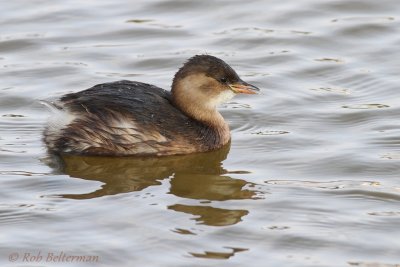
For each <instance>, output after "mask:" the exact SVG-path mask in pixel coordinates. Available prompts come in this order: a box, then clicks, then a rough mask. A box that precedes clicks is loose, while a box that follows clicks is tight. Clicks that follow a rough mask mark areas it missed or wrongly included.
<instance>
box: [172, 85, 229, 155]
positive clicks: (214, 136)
mask: <svg viewBox="0 0 400 267" xmlns="http://www.w3.org/2000/svg"><path fill="white" fill-rule="evenodd" d="M172 102H173V104H174V105H175V106H176V107H177V108H179V109H180V110H181V111H182V112H183V113H185V114H186V115H187V116H189V117H190V118H192V119H194V120H195V121H198V122H200V123H201V124H203V125H204V126H205V127H204V130H205V131H204V132H202V134H203V135H204V138H206V139H209V140H207V141H209V143H213V145H214V146H216V147H220V146H223V145H225V144H227V143H228V142H229V140H230V138H231V135H230V131H229V125H228V124H227V123H226V122H225V120H224V118H223V117H222V115H221V114H220V113H219V112H218V110H217V108H216V107H215V106H210V105H204V104H201V102H200V103H199V102H194V101H190V100H189V99H186V97H185V96H184V95H180V94H179V93H178V94H177V93H176V92H174V91H173V92H172Z"/></svg>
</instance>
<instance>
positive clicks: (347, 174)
mask: <svg viewBox="0 0 400 267" xmlns="http://www.w3.org/2000/svg"><path fill="white" fill-rule="evenodd" d="M0 6H1V8H0V14H1V16H0V81H1V83H0V184H1V187H0V230H1V231H0V262H1V266H129V267H131V266H229V267H230V266H235V267H236V266H237V267H239V266H260V267H261V266H295V267H300V266H316V267H322V266H362V267H397V266H399V264H400V238H399V237H400V228H399V224H400V120H399V117H400V116H399V115H400V90H399V85H400V76H399V73H400V49H399V47H400V3H399V2H398V1H395V0H382V1H373V0H362V1H361V0H348V1H345V0H326V1H317V0H300V1H277V0H269V1H266V0H254V1H247V2H246V1H180V0H150V1H122V0H114V1H105V0H100V1H74V0H67V1H49V0H34V1H27V0H20V1H4V0H3V1H0ZM204 53H207V54H211V55H215V56H217V57H220V58H222V59H223V60H225V61H226V62H227V63H229V64H230V65H231V66H232V67H233V68H234V69H235V70H236V71H237V72H238V74H239V75H240V76H241V77H242V78H243V79H244V80H246V81H248V82H250V83H252V84H254V85H256V86H258V87H259V88H261V91H262V94H260V95H257V96H239V97H237V98H235V99H234V100H232V101H231V102H229V103H227V104H225V105H223V106H221V107H220V111H221V113H222V114H223V116H224V118H225V119H226V121H227V122H228V123H229V125H230V128H231V132H232V142H231V146H230V147H229V148H227V149H225V150H222V151H216V152H211V153H206V154H195V155H188V156H179V157H167V158H142V159H141V158H90V157H65V158H63V159H55V158H53V157H52V156H49V155H48V154H47V152H46V148H45V145H44V144H43V142H42V131H43V128H44V127H45V125H46V120H47V118H48V116H49V112H48V111H47V110H46V108H45V107H43V106H42V105H41V104H40V103H39V100H40V99H46V98H55V97H59V96H61V95H63V94H65V93H68V92H74V91H79V90H83V89H86V88H89V87H91V86H93V85H95V84H98V83H103V82H110V81H116V80H123V79H127V80H136V81H141V82H147V83H151V84H155V85H157V86H159V87H162V88H166V89H169V88H170V84H171V79H172V77H173V75H174V73H175V72H176V71H177V69H178V68H179V67H180V66H181V65H182V63H183V62H184V61H185V60H186V59H188V58H189V57H191V56H193V55H195V54H204ZM50 254H51V255H53V256H51V255H50ZM56 255H59V256H58V258H57V256H56ZM62 255H64V257H63V256H62ZM39 256H41V257H39ZM72 256H82V257H85V258H80V259H86V260H87V261H86V262H83V261H82V260H77V259H75V258H73V257H72ZM68 257H69V258H68ZM91 257H92V258H91ZM68 259H69V261H68Z"/></svg>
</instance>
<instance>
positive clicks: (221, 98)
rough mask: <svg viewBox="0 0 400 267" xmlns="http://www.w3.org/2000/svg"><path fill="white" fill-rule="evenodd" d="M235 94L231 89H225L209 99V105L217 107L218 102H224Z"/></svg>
mask: <svg viewBox="0 0 400 267" xmlns="http://www.w3.org/2000/svg"><path fill="white" fill-rule="evenodd" d="M235 95H236V94H235V93H234V92H233V91H232V90H225V91H223V92H222V93H220V94H219V95H218V96H216V97H214V98H213V99H211V100H210V105H212V106H213V107H217V106H219V105H220V104H223V103H226V102H228V101H229V100H231V99H232V98H233V97H234V96H235Z"/></svg>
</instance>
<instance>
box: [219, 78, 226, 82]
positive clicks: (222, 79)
mask: <svg viewBox="0 0 400 267" xmlns="http://www.w3.org/2000/svg"><path fill="white" fill-rule="evenodd" d="M219 81H220V82H221V83H226V82H227V81H228V80H227V79H226V78H225V77H222V78H221V79H219Z"/></svg>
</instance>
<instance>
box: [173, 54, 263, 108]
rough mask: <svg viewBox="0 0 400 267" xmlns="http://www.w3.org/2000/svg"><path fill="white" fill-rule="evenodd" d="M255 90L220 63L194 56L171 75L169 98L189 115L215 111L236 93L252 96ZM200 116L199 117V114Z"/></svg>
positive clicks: (216, 59) (206, 57)
mask: <svg viewBox="0 0 400 267" xmlns="http://www.w3.org/2000/svg"><path fill="white" fill-rule="evenodd" d="M257 91H259V89H258V88H257V87H255V86H254V85H251V84H248V83H246V82H244V81H243V80H242V79H240V78H239V76H238V75H237V74H236V72H235V71H234V70H233V69H232V68H231V67H230V66H229V65H228V64H226V63H225V62H224V61H223V60H221V59H219V58H216V57H213V56H209V55H197V56H194V57H192V58H190V59H189V60H188V61H187V62H186V63H185V64H184V65H183V67H182V68H180V69H179V71H178V72H177V73H176V74H175V77H174V80H173V83H172V97H173V100H174V102H175V103H176V105H178V107H180V108H181V109H182V110H184V111H186V112H187V113H189V114H191V115H196V114H193V113H196V112H197V113H201V112H209V111H215V109H216V107H217V106H218V105H219V104H221V103H224V102H226V101H228V100H230V99H231V98H232V97H234V96H235V95H236V94H256V93H257ZM199 115H201V114H199Z"/></svg>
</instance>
